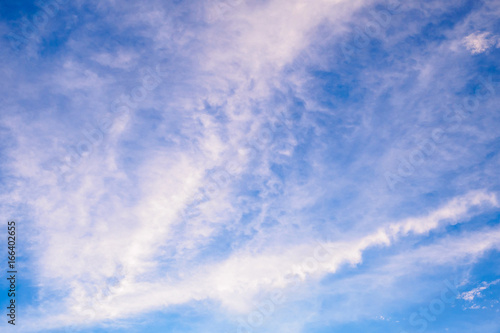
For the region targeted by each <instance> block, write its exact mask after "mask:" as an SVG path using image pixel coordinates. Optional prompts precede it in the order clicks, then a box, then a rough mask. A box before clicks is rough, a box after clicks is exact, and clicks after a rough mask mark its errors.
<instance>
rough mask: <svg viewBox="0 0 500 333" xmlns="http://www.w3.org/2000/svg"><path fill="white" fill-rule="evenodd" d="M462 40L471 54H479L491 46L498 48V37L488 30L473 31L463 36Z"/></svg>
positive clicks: (499, 39)
mask: <svg viewBox="0 0 500 333" xmlns="http://www.w3.org/2000/svg"><path fill="white" fill-rule="evenodd" d="M462 42H463V44H464V45H465V47H466V48H467V50H469V51H470V52H471V53H472V54H479V53H483V52H485V51H486V50H488V49H489V48H491V47H496V48H498V47H499V45H500V44H499V43H500V38H499V37H498V36H496V35H492V34H491V33H490V32H474V33H471V34H470V35H468V36H467V37H465V38H464V39H463V41H462Z"/></svg>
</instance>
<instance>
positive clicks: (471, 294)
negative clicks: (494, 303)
mask: <svg viewBox="0 0 500 333" xmlns="http://www.w3.org/2000/svg"><path fill="white" fill-rule="evenodd" d="M499 282H500V279H498V280H495V281H493V282H489V283H488V282H486V281H484V282H482V283H481V285H480V286H479V287H477V288H474V289H472V290H469V291H467V292H463V293H462V294H460V298H462V299H464V300H466V301H469V302H472V301H473V300H474V299H475V298H477V297H483V295H482V294H481V293H482V291H484V290H486V289H488V288H489V287H490V286H494V285H496V284H498V283H499Z"/></svg>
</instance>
